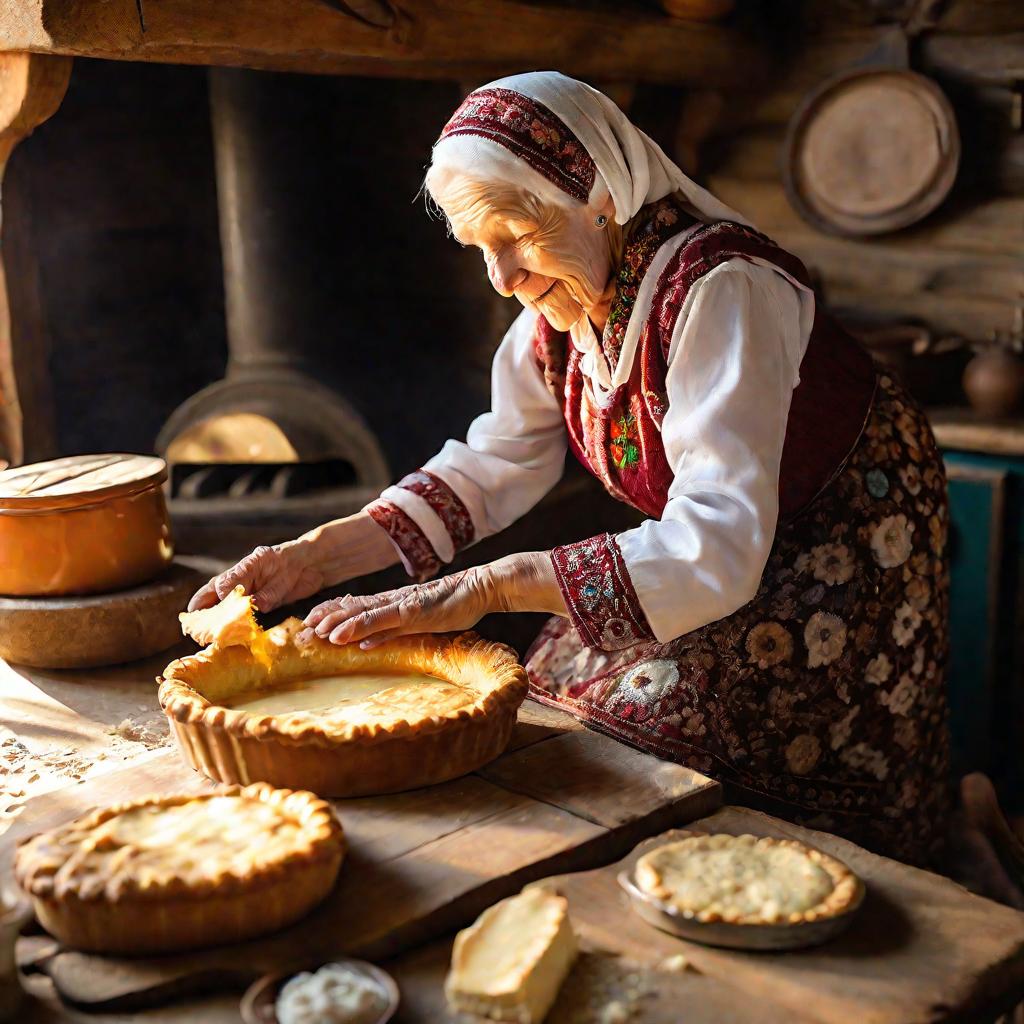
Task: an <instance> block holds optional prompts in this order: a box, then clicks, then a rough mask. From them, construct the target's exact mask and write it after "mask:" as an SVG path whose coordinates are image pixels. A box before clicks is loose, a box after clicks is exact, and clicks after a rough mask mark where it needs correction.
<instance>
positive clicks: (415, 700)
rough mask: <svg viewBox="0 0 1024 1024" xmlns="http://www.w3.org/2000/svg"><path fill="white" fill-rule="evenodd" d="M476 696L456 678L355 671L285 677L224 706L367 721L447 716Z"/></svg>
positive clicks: (299, 716)
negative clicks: (293, 677)
mask: <svg viewBox="0 0 1024 1024" xmlns="http://www.w3.org/2000/svg"><path fill="white" fill-rule="evenodd" d="M477 698H478V694H477V693H476V692H475V691H473V690H470V689H467V688H466V687H464V686H460V685H459V684H458V683H453V682H449V681H448V680H445V679H437V678H436V677H434V676H428V675H423V674H421V673H415V672H403V673H393V672H392V673H385V672H358V673H350V674H345V675H337V676H318V677H316V678H314V679H303V680H298V681H294V682H288V683H285V684H282V685H279V686H275V687H273V688H272V689H268V690H263V691H260V692H259V693H258V694H256V695H253V694H251V693H250V694H247V695H246V696H245V697H243V698H241V699H239V700H237V701H234V702H228V704H227V706H228V707H230V708H233V709H235V710H236V711H248V712H251V713H256V714H264V715H287V716H288V717H289V718H291V719H298V720H300V721H301V720H303V719H307V720H309V721H316V722H320V723H325V722H326V723H338V724H345V725H369V724H384V723H387V722H393V721H396V720H398V719H406V720H408V721H410V722H412V721H415V720H418V719H423V718H431V717H435V716H442V715H448V714H452V713H453V712H456V711H459V710H460V709H461V708H464V707H468V706H469V705H471V704H473V703H474V702H475V701H476V700H477Z"/></svg>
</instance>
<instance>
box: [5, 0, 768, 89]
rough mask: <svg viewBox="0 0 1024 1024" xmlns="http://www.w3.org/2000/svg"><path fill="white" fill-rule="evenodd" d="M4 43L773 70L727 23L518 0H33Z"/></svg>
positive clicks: (312, 67)
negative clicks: (212, 0) (84, 0)
mask: <svg viewBox="0 0 1024 1024" xmlns="http://www.w3.org/2000/svg"><path fill="white" fill-rule="evenodd" d="M0 50H28V51H32V52H35V53H47V54H66V55H70V56H78V57H103V58H109V59H114V60H136V61H155V62H163V63H178V64H212V65H231V66H244V67H256V68H267V69H271V70H282V71H305V72H313V73H325V74H339V73H340V74H359V75H380V76H393V75H401V76H404V77H421V78H445V79H461V80H480V81H486V80H488V79H489V78H492V77H496V76H499V75H502V74H506V73H511V72H516V71H524V70H529V69H531V68H558V69H559V70H563V71H566V72H567V73H570V74H575V75H579V76H581V77H583V78H595V79H603V80H608V79H627V80H633V79H637V80H642V81H655V82H666V83H677V84H687V83H701V85H702V86H704V87H717V86H726V85H730V84H732V85H738V84H741V83H750V82H751V80H752V79H753V78H755V77H756V76H757V75H758V73H759V72H763V71H765V70H766V68H767V65H768V54H767V52H766V50H765V47H764V46H763V45H761V44H760V43H759V42H758V41H757V40H756V39H754V38H752V37H751V36H750V35H747V34H745V33H744V32H742V31H741V30H739V29H737V28H735V27H732V26H722V25H711V24H699V23H692V22H682V21H679V20H677V19H674V18H671V17H669V16H668V15H665V14H662V13H660V12H658V11H657V10H656V9H654V7H653V5H652V8H651V10H650V11H643V10H638V9H631V10H628V11H617V10H615V9H614V8H611V9H608V8H605V9H600V10H587V9H584V8H581V7H578V6H572V5H570V4H568V3H567V2H563V3H551V4H543V5H541V4H533V3H527V2H523V0H372V2H371V0H359V2H356V0H347V2H342V0H234V2H232V3H210V2H209V0H159V2H158V0H105V2H104V3H101V4H89V3H68V2H67V0H26V2H24V3H18V4H8V5H6V6H5V8H4V9H3V11H2V12H0Z"/></svg>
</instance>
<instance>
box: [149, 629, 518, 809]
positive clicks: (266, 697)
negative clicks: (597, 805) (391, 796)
mask: <svg viewBox="0 0 1024 1024" xmlns="http://www.w3.org/2000/svg"><path fill="white" fill-rule="evenodd" d="M527 686H528V684H527V678H526V673H525V671H524V670H523V668H522V666H521V665H520V664H519V662H518V660H517V658H516V655H515V652H513V651H512V650H511V649H510V648H508V647H505V646H504V645H502V644H496V643H490V642H488V641H486V640H481V639H480V638H479V637H477V636H476V635H475V634H472V633H465V634H462V635H460V636H455V637H451V636H443V635H442V636H412V637H399V638H397V639H395V640H391V641H389V642H387V643H385V644H382V645H381V646H380V647H376V648H373V649H371V650H363V649H361V648H360V647H359V645H358V644H349V645H346V646H343V647H339V646H337V645H336V644H332V643H330V642H329V641H327V640H322V639H320V638H319V637H316V636H312V635H311V634H310V631H309V630H307V629H305V628H304V626H303V624H302V622H301V621H300V620H299V619H288V620H286V621H285V622H283V623H281V625H279V626H276V627H274V628H273V629H270V630H267V631H266V633H262V634H261V635H260V638H259V642H258V643H252V644H249V645H243V644H233V645H232V646H223V645H222V644H221V643H218V642H215V643H214V644H213V645H212V646H211V647H209V648H207V649H206V650H204V651H200V652H199V653H198V654H195V655H192V656H191V657H188V658H182V659H181V660H179V661H175V662H173V663H172V664H171V665H169V666H168V668H167V669H166V671H165V673H164V676H163V677H162V678H161V680H160V704H161V706H162V707H163V709H164V712H165V713H166V714H167V716H168V718H169V719H170V722H171V727H172V729H173V731H174V734H175V736H176V737H177V740H178V743H179V745H180V747H181V749H182V751H183V752H184V755H185V757H186V758H187V759H188V761H189V763H190V764H191V765H192V766H193V767H194V768H196V769H198V770H199V771H201V772H203V773H204V774H206V775H208V776H209V777H210V778H213V779H217V780H220V781H222V782H240V783H249V782H252V781H255V780H260V781H264V782H269V783H271V784H273V785H275V786H288V787H293V788H303V789H311V790H313V791H314V792H317V793H319V794H321V795H322V796H366V795H369V794H374V793H392V792H398V791H400V790H405V789H413V788H416V787H418V786H426V785H431V784H433V783H437V782H443V781H445V780H447V779H453V778H456V777H458V776H460V775H465V774H466V773H468V772H471V771H473V770H475V769H476V768H479V767H480V766H481V765H483V764H486V763H487V762H488V761H490V760H492V759H493V758H495V757H497V756H498V755H499V754H500V753H501V752H502V751H503V750H504V749H505V747H506V745H507V744H508V740H509V737H510V735H511V732H512V727H513V725H514V724H515V719H516V712H517V710H518V708H519V705H520V704H522V702H523V700H524V698H525V697H526V692H527Z"/></svg>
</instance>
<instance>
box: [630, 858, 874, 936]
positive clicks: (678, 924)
mask: <svg viewBox="0 0 1024 1024" xmlns="http://www.w3.org/2000/svg"><path fill="white" fill-rule="evenodd" d="M618 882H619V885H620V886H622V888H623V889H624V890H625V892H626V894H627V895H628V896H629V900H630V904H631V905H632V907H633V910H634V911H635V912H636V913H637V914H639V915H640V917H642V918H643V919H644V920H645V921H646V922H647V923H648V924H650V925H653V926H654V927H655V928H657V929H659V930H660V931H663V932H667V933H668V934H669V935H675V936H676V937H677V938H680V939H686V940H687V941H689V942H698V943H700V944H701V945H704V946H719V947H722V948H724V949H748V950H766V951H767V950H772V951H780V950H787V949H804V948H806V947H808V946H818V945H821V944H822V943H824V942H828V941H829V940H831V939H833V938H835V937H836V936H837V935H839V934H841V933H842V932H843V931H845V930H846V929H847V928H848V927H849V925H850V922H851V921H852V920H853V918H854V916H855V915H856V913H857V911H858V910H859V909H860V907H861V905H862V904H863V902H864V895H865V891H866V890H865V888H864V883H863V881H862V880H861V879H859V878H858V879H857V890H856V894H855V896H854V898H853V900H852V901H851V902H850V903H849V905H848V906H847V907H846V908H845V909H844V910H842V911H840V912H838V913H834V914H829V915H828V916H824V917H820V918H818V919H816V920H814V921H797V922H795V923H790V922H785V923H777V924H766V923H748V924H739V923H735V922H730V921H701V920H699V919H698V918H697V917H696V916H694V915H693V914H692V913H688V912H686V911H683V910H679V909H678V908H676V907H673V906H670V905H669V904H667V903H665V902H663V901H662V900H659V899H657V898H656V897H654V896H651V895H649V894H648V893H646V892H644V891H643V890H642V889H641V888H640V887H639V885H637V883H636V878H635V877H634V875H633V870H632V869H630V870H628V871H620V872H619V874H618Z"/></svg>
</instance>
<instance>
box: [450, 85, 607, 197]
mask: <svg viewBox="0 0 1024 1024" xmlns="http://www.w3.org/2000/svg"><path fill="white" fill-rule="evenodd" d="M450 135H480V136H482V137H483V138H485V139H490V140H491V141H492V142H496V143H498V144H499V145H501V146H504V148H505V149H507V150H509V151H510V152H511V153H514V154H515V155H516V156H517V157H519V158H520V159H521V160H525V161H526V163H528V164H529V165H530V166H531V167H532V168H533V169H534V170H535V171H537V172H539V173H540V174H543V175H544V177H545V178H547V179H548V180H549V181H551V182H553V183H554V184H555V185H557V186H558V187H559V188H560V189H561V190H562V191H563V192H566V193H567V194H568V195H570V196H572V197H573V198H574V199H578V200H579V201H580V202H581V203H585V202H586V201H587V199H588V198H589V197H590V190H591V189H592V188H593V186H594V177H595V175H596V174H597V168H596V167H595V165H594V161H593V160H592V159H591V157H590V154H589V153H588V152H587V151H586V149H585V148H584V146H583V144H582V143H581V142H580V140H579V139H578V138H576V136H575V135H574V134H573V133H572V131H570V129H569V128H568V127H566V125H565V123H564V122H563V121H562V119H561V118H559V117H558V115H557V114H554V113H552V112H551V111H550V110H549V109H548V108H547V107H545V106H544V104H543V103H538V102H537V100H533V99H530V98H529V97H528V96H523V95H522V94H521V93H518V92H515V91H514V90H512V89H477V91H476V92H471V93H470V94H469V95H468V96H467V97H466V98H465V100H464V101H463V103H462V106H460V107H459V109H458V110H456V111H455V113H454V114H453V115H452V118H451V120H450V121H449V122H448V123H447V124H446V125H445V126H444V128H443V129H442V131H441V136H440V137H441V138H442V139H444V138H447V137H448V136H450Z"/></svg>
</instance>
